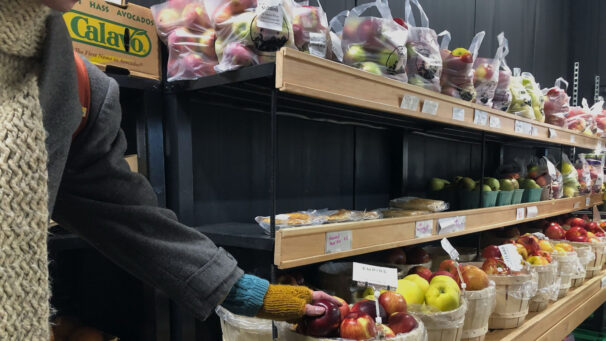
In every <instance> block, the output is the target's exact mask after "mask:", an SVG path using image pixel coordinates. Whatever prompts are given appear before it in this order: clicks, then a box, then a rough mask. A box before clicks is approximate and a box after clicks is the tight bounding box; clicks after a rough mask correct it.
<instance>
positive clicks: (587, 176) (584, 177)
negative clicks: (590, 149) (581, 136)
mask: <svg viewBox="0 0 606 341" xmlns="http://www.w3.org/2000/svg"><path fill="white" fill-rule="evenodd" d="M575 168H576V170H577V174H578V178H577V179H578V181H579V193H581V194H588V193H590V192H591V187H592V182H591V172H590V171H589V163H588V162H587V160H586V159H585V154H579V158H578V160H577V163H576V167H575Z"/></svg>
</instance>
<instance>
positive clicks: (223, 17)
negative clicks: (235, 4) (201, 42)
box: [213, 4, 237, 24]
mask: <svg viewBox="0 0 606 341" xmlns="http://www.w3.org/2000/svg"><path fill="white" fill-rule="evenodd" d="M234 14H237V13H234V12H233V11H232V9H231V6H230V5H229V4H227V5H225V6H222V7H218V8H217V9H216V10H215V13H214V14H213V18H214V19H215V24H222V23H223V22H225V21H227V20H228V19H229V18H231V17H232V16H234Z"/></svg>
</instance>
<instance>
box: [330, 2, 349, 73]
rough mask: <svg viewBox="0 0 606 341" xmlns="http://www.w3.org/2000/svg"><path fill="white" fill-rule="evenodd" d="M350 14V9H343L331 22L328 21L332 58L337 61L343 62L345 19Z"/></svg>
mask: <svg viewBox="0 0 606 341" xmlns="http://www.w3.org/2000/svg"><path fill="white" fill-rule="evenodd" d="M348 16H349V10H345V11H341V12H339V13H337V15H335V16H334V17H333V18H332V19H330V22H329V23H328V26H329V28H330V50H331V51H332V54H331V56H330V59H332V60H334V61H335V62H340V63H343V48H342V47H341V42H342V39H343V27H344V26H345V19H347V17H348Z"/></svg>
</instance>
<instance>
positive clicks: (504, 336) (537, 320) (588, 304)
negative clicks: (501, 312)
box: [485, 271, 606, 341]
mask: <svg viewBox="0 0 606 341" xmlns="http://www.w3.org/2000/svg"><path fill="white" fill-rule="evenodd" d="M605 275H606V271H602V272H601V273H600V274H599V275H598V276H596V277H594V278H592V279H589V280H587V281H586V282H585V283H584V284H583V285H582V286H580V287H578V288H576V289H573V290H571V291H569V292H568V295H566V296H565V297H563V298H561V299H559V300H557V301H556V302H553V303H551V304H550V305H549V306H548V307H547V309H545V310H543V311H542V312H539V313H530V314H528V316H527V317H526V320H525V321H524V323H523V324H522V325H521V326H520V327H518V328H515V329H505V330H493V331H490V332H489V333H488V334H487V335H486V339H485V340H486V341H496V340H503V341H514V340H515V341H521V340H533V341H534V340H544V341H550V340H562V339H564V338H565V337H566V336H567V335H568V334H570V332H571V331H572V330H574V329H575V328H576V327H577V326H578V325H579V324H581V322H583V321H584V320H585V319H586V318H587V317H588V316H589V315H590V314H591V313H592V312H593V311H594V310H595V309H597V308H598V307H599V306H600V305H602V304H603V303H604V302H606V288H603V287H602V277H604V276H605Z"/></svg>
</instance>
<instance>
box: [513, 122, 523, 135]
mask: <svg viewBox="0 0 606 341" xmlns="http://www.w3.org/2000/svg"><path fill="white" fill-rule="evenodd" d="M523 126H524V122H522V121H516V122H515V124H514V125H513V130H514V131H515V132H516V133H522V132H523Z"/></svg>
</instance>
